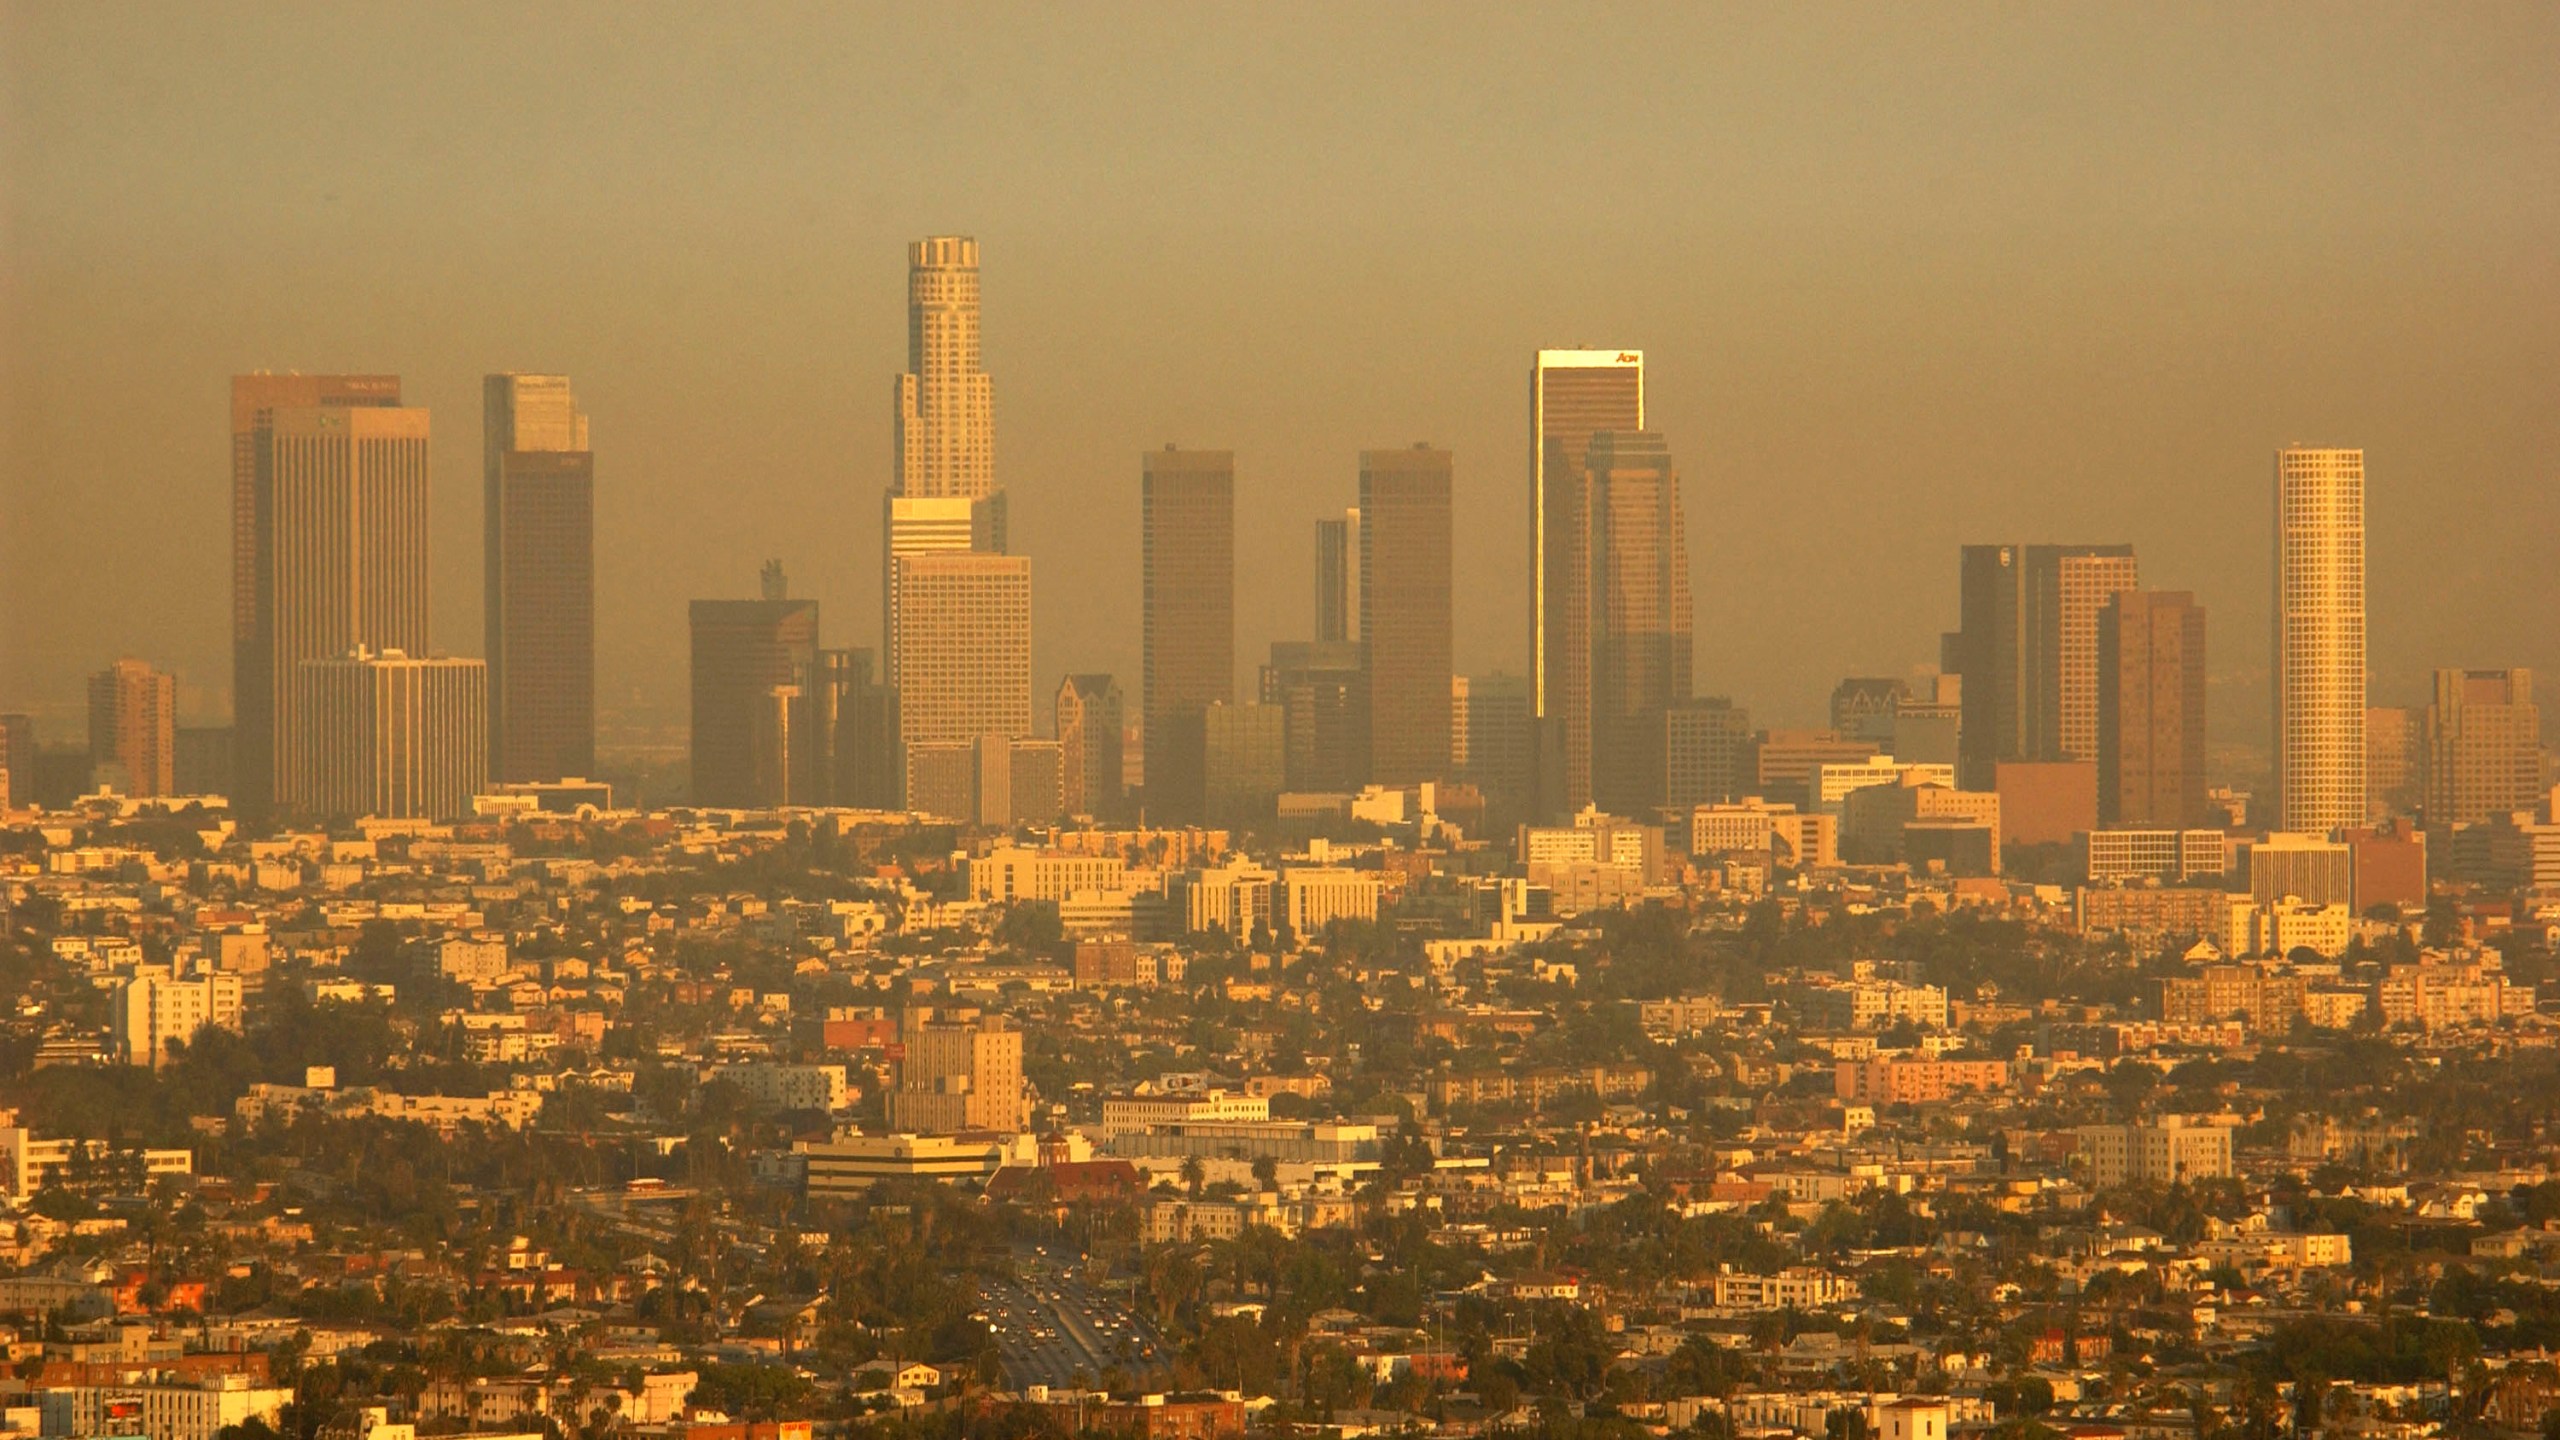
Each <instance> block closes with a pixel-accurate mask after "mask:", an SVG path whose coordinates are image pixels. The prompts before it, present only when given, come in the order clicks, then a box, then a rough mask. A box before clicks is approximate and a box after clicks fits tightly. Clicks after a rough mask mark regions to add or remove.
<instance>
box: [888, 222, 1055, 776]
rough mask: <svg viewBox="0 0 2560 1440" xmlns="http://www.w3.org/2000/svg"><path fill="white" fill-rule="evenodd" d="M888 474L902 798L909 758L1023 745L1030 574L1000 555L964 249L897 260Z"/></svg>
mask: <svg viewBox="0 0 2560 1440" xmlns="http://www.w3.org/2000/svg"><path fill="white" fill-rule="evenodd" d="M897 465H898V469H897V474H896V476H895V477H894V478H893V480H892V481H891V484H890V487H889V494H888V497H887V503H886V505H885V506H884V513H883V515H882V526H881V542H882V543H881V549H882V552H883V553H882V557H881V590H882V595H881V599H882V605H881V622H882V626H883V632H884V633H883V636H882V642H883V643H882V651H883V658H884V660H885V662H886V664H885V667H884V669H885V673H886V674H887V675H888V677H889V679H890V681H891V683H892V684H893V685H894V686H895V687H896V690H897V706H898V736H899V740H900V743H901V745H902V746H903V747H904V748H905V750H906V752H907V754H906V756H905V757H904V758H903V760H902V762H901V763H900V764H899V765H898V766H897V767H896V769H897V772H898V773H899V774H901V775H903V776H904V777H906V779H907V781H908V782H909V788H910V789H912V788H913V781H914V779H915V776H916V771H915V768H914V765H913V763H912V761H913V759H914V756H915V752H916V747H918V746H937V747H942V748H943V749H949V748H950V747H952V746H970V745H976V744H978V743H979V742H980V741H982V740H985V739H988V738H989V737H993V738H997V739H1002V740H1008V741H1010V740H1015V739H1019V738H1021V737H1023V736H1026V735H1028V734H1030V733H1031V678H1030V656H1031V562H1030V561H1029V560H1027V559H1023V558H1020V557H1010V556H1009V555H1008V551H1009V549H1010V546H1009V544H1008V537H1007V536H1006V533H1005V505H1004V492H1003V491H1002V490H1000V489H998V488H997V487H996V473H995V471H996V467H995V392H994V385H993V383H992V382H991V381H990V380H989V379H988V378H987V373H986V372H985V371H984V370H982V369H980V368H979V366H978V242H977V241H975V240H972V239H970V238H968V237H966V236H960V235H937V236H933V237H930V238H928V239H924V240H919V241H916V242H915V243H914V244H912V245H910V246H908V247H907V370H906V373H905V374H903V375H900V376H899V377H898V387H897ZM908 798H909V800H910V801H911V802H912V801H913V799H914V798H915V797H914V796H913V795H910V796H909V797H908Z"/></svg>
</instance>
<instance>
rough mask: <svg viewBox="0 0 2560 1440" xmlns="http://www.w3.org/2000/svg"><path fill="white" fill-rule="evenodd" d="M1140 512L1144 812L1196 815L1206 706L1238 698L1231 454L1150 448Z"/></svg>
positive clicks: (1205, 767) (1204, 763)
mask: <svg viewBox="0 0 2560 1440" xmlns="http://www.w3.org/2000/svg"><path fill="white" fill-rule="evenodd" d="M1139 515H1140V526H1141V532H1142V533H1141V536H1140V542H1141V543H1140V551H1141V554H1140V560H1139V570H1140V621H1141V628H1142V644H1143V664H1144V674H1143V678H1142V681H1141V691H1140V703H1141V705H1143V706H1144V712H1143V713H1144V716H1145V720H1144V724H1145V729H1144V730H1143V732H1142V733H1141V741H1142V743H1143V744H1144V745H1145V747H1146V777H1147V788H1146V800H1147V812H1148V814H1149V816H1150V817H1152V818H1156V819H1160V820H1183V821H1198V820H1200V819H1202V818H1204V816H1205V814H1206V807H1207V804H1208V796H1209V788H1210V784H1211V779H1212V777H1211V776H1210V774H1209V754H1208V736H1207V729H1206V725H1207V718H1208V712H1209V709H1210V707H1211V706H1216V705H1229V704H1232V703H1234V701H1235V684H1236V678H1235V677H1236V457H1235V453H1234V452H1233V451H1228V450H1177V449H1175V448H1174V447H1172V446H1170V445H1167V446H1166V447H1165V448H1164V449H1162V450H1160V451H1151V452H1149V453H1148V454H1147V455H1146V457H1145V459H1144V463H1143V465H1142V466H1141V470H1140V475H1139Z"/></svg>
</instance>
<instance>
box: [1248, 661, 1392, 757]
mask: <svg viewBox="0 0 2560 1440" xmlns="http://www.w3.org/2000/svg"><path fill="white" fill-rule="evenodd" d="M1261 695H1262V703H1263V704H1265V705H1276V706H1278V707H1280V710H1281V712H1282V713H1283V715H1285V716H1286V717H1287V718H1286V720H1285V722H1284V724H1285V735H1286V743H1287V745H1288V760H1287V764H1286V766H1285V769H1286V772H1287V783H1288V788H1289V789H1291V790H1293V791H1300V792H1307V793H1316V794H1339V793H1345V792H1349V791H1353V790H1357V789H1359V788H1360V785H1361V781H1362V777H1363V776H1365V775H1366V774H1367V773H1368V768H1367V767H1368V763H1369V758H1368V757H1369V739H1368V734H1369V731H1368V726H1369V691H1368V676H1367V673H1366V672H1365V671H1364V670H1363V669H1362V667H1361V657H1360V644H1359V642H1358V641H1356V640H1318V641H1312V642H1310V641H1305V640H1275V641H1273V642H1272V643H1271V662H1270V663H1269V664H1267V665H1265V666H1263V667H1262V688H1261Z"/></svg>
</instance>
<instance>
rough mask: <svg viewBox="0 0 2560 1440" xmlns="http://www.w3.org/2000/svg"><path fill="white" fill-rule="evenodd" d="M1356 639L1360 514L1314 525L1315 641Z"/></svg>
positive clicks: (1355, 510) (1347, 513)
mask: <svg viewBox="0 0 2560 1440" xmlns="http://www.w3.org/2000/svg"><path fill="white" fill-rule="evenodd" d="M1359 638H1360V511H1359V509H1358V507H1356V506H1355V507H1353V508H1352V509H1349V510H1345V511H1343V512H1342V514H1341V515H1339V516H1335V517H1330V518H1327V519H1323V520H1319V521H1317V522H1316V641H1317V643H1318V644H1332V643H1335V642H1338V641H1344V640H1357V639H1359Z"/></svg>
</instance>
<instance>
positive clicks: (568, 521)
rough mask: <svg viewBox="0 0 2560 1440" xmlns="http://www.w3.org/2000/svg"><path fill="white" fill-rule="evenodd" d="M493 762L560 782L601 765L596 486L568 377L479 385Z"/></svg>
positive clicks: (515, 777)
mask: <svg viewBox="0 0 2560 1440" xmlns="http://www.w3.org/2000/svg"><path fill="white" fill-rule="evenodd" d="M481 449H482V457H481V470H482V477H483V482H484V484H483V491H482V505H481V529H482V537H483V552H482V584H483V586H484V588H485V594H484V595H483V597H482V611H481V613H482V625H483V628H484V629H485V631H486V632H487V645H488V656H487V659H488V664H489V764H490V767H491V770H492V772H493V773H494V774H495V775H496V777H497V778H498V779H500V780H505V781H528V780H560V779H566V778H568V777H570V776H573V775H576V776H584V775H589V774H592V773H594V770H595V763H596V490H595V455H594V453H593V452H592V451H590V450H589V449H588V448H587V417H586V416H585V415H584V414H582V413H581V412H580V411H579V409H578V404H577V399H576V397H575V396H573V395H572V394H571V393H570V390H569V379H568V377H567V376H565V375H520V374H505V375H491V376H488V377H487V378H486V379H485V380H484V381H483V382H482V385H481Z"/></svg>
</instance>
